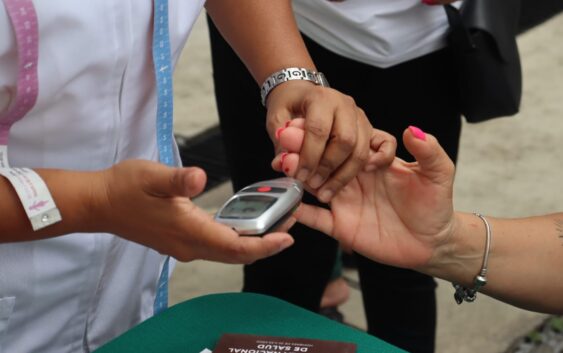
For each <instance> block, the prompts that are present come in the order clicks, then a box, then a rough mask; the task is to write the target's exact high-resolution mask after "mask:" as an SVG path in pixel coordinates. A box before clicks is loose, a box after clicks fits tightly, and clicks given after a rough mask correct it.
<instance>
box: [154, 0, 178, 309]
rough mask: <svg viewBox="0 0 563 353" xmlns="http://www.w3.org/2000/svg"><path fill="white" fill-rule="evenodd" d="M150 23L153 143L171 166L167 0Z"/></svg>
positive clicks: (163, 283)
mask: <svg viewBox="0 0 563 353" xmlns="http://www.w3.org/2000/svg"><path fill="white" fill-rule="evenodd" d="M153 21H154V26H153V42H152V57H153V63H154V72H155V78H156V90H157V95H158V96H157V110H156V139H157V140H156V142H157V145H158V158H159V160H160V162H161V163H164V164H166V165H168V166H175V165H176V164H175V161H174V142H173V141H174V135H173V132H172V129H173V126H172V125H173V122H172V118H173V112H174V107H173V104H174V96H173V92H172V60H171V52H170V33H169V28H168V26H169V24H168V0H154V18H153ZM169 262H170V257H167V258H166V260H165V261H164V264H163V266H162V271H161V272H160V277H159V279H158V287H157V292H156V298H155V302H154V314H155V315H156V314H158V313H160V312H162V311H164V310H165V309H166V308H167V307H168V267H169Z"/></svg>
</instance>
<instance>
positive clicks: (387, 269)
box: [209, 0, 461, 352]
mask: <svg viewBox="0 0 563 353" xmlns="http://www.w3.org/2000/svg"><path fill="white" fill-rule="evenodd" d="M453 2H454V1H452V0H442V1H431V0H424V1H423V2H421V1H420V0H353V1H352V0H342V1H328V0H293V10H294V13H295V15H296V19H297V22H298V25H299V29H300V30H301V33H302V35H303V37H304V40H305V43H306V45H307V48H308V50H309V52H310V53H311V56H312V57H313V59H314V60H315V63H316V65H317V68H318V69H319V71H321V72H323V73H324V74H325V76H326V78H327V80H328V82H329V84H330V85H331V87H334V88H336V89H338V90H340V91H342V92H343V93H345V94H347V95H349V96H351V97H352V98H353V99H354V100H355V101H356V103H357V105H358V106H359V107H361V108H362V109H363V110H364V111H365V113H366V115H367V116H368V118H369V119H370V121H371V123H372V125H373V126H374V127H376V128H378V129H381V130H384V131H387V132H389V133H391V134H392V135H394V136H395V138H397V137H399V136H401V134H402V132H403V129H404V127H405V126H407V125H411V124H413V125H416V126H419V127H420V128H422V129H423V130H425V131H427V132H429V133H431V134H433V135H434V136H436V138H437V139H438V140H439V141H440V143H441V144H442V146H444V149H445V150H446V152H447V153H448V155H449V157H450V158H451V159H452V160H454V161H455V160H456V158H457V153H458V145H459V137H460V133H461V114H460V109H459V107H458V102H457V86H456V85H457V83H456V81H455V75H454V70H455V67H453V65H452V60H451V54H450V52H449V50H448V48H447V47H446V38H445V37H446V33H447V30H448V22H447V18H446V15H445V12H444V9H443V8H442V7H441V6H435V5H442V4H446V3H453ZM209 28H210V38H211V50H212V59H213V76H214V83H215V93H216V99H217V106H218V111H219V118H220V123H221V129H222V133H223V138H224V143H225V147H226V148H225V149H226V154H227V160H228V162H229V166H230V171H231V177H232V181H233V186H234V189H235V190H238V189H240V188H242V187H244V186H246V185H247V184H250V183H252V182H255V181H257V180H261V179H267V178H272V177H275V176H277V175H278V174H276V173H274V172H273V171H272V170H271V167H270V160H271V159H272V157H273V155H274V148H273V147H271V141H270V140H269V139H268V136H266V135H265V134H263V132H264V131H265V128H266V123H265V114H266V113H265V111H264V108H263V107H262V106H261V105H260V103H259V102H260V98H259V92H258V90H256V87H255V84H254V81H253V80H252V77H251V76H250V75H249V74H248V72H247V71H246V69H245V67H244V65H243V64H242V63H241V62H240V61H239V60H238V59H237V58H236V56H235V54H234V53H233V52H232V51H231V49H230V48H229V47H228V45H227V44H226V43H225V42H224V41H223V40H222V38H221V36H220V33H219V32H218V31H217V30H216V29H215V28H214V25H213V23H212V22H210V23H209ZM293 117H299V114H298V113H295V114H294V115H293ZM278 135H279V132H278ZM270 139H272V140H274V141H275V136H273V134H272V133H270ZM397 155H398V156H399V157H400V158H404V159H405V160H409V159H410V156H409V155H408V153H407V152H406V150H405V149H404V147H402V146H399V147H398V150H397ZM296 176H297V177H298V178H300V179H302V180H305V181H306V182H307V183H308V185H309V186H310V187H311V188H312V189H316V188H318V187H319V185H322V179H319V178H315V176H311V175H308V176H306V177H304V176H303V175H300V174H299V173H297V175H296ZM305 202H307V203H313V204H317V205H318V204H319V202H318V201H317V200H316V198H314V197H312V196H311V195H306V196H305ZM292 235H293V236H294V238H295V240H296V243H295V245H294V246H293V247H292V248H291V249H289V250H288V251H285V252H283V253H281V254H279V255H276V256H274V257H271V258H268V259H264V260H261V261H257V262H256V263H253V264H251V265H247V266H245V268H244V286H243V290H244V291H248V292H258V293H264V294H268V295H273V296H276V297H279V298H281V299H284V300H287V301H290V302H292V303H294V304H297V305H299V306H302V307H304V308H307V309H309V310H312V311H315V312H318V311H319V306H320V302H321V297H322V295H323V292H324V290H325V287H326V285H327V283H328V281H329V278H330V275H331V272H332V269H333V267H334V264H335V256H336V254H337V247H338V244H337V243H336V242H335V241H334V240H333V239H330V238H327V237H325V236H323V235H322V234H321V233H320V232H317V231H314V230H311V229H309V228H306V227H304V226H302V225H296V226H294V228H292ZM356 263H357V267H358V271H359V275H360V281H361V289H362V296H363V300H364V307H365V313H366V318H367V323H368V332H369V333H371V334H373V335H375V336H377V337H379V338H381V339H383V340H385V341H387V342H390V343H392V344H394V345H396V346H398V347H401V348H404V349H406V350H408V351H410V352H433V351H434V342H435V327H436V299H435V286H436V284H435V282H434V280H433V278H432V277H429V276H427V275H424V274H420V273H417V272H414V271H411V270H406V269H399V268H395V267H392V266H386V265H383V264H379V263H376V262H373V261H371V260H370V259H367V258H365V257H362V256H359V255H358V256H357V259H356Z"/></svg>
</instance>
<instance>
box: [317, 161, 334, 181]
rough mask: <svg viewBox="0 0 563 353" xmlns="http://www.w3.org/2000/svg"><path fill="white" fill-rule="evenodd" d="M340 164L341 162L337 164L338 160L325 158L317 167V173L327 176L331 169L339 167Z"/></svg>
mask: <svg viewBox="0 0 563 353" xmlns="http://www.w3.org/2000/svg"><path fill="white" fill-rule="evenodd" d="M338 166H339V164H337V163H336V161H333V160H331V159H327V158H323V159H322V160H321V161H320V163H319V166H318V168H317V173H318V174H320V175H322V176H324V177H326V176H328V175H329V174H330V172H331V171H333V170H335V169H336V168H338Z"/></svg>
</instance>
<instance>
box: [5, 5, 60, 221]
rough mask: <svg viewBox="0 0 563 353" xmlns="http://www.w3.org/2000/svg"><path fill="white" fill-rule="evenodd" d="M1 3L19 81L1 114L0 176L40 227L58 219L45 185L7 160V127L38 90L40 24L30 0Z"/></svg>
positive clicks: (29, 105)
mask: <svg viewBox="0 0 563 353" xmlns="http://www.w3.org/2000/svg"><path fill="white" fill-rule="evenodd" d="M3 2H4V6H5V7H6V10H7V12H8V16H9V17H10V21H11V22H12V25H13V28H14V32H15V34H16V43H17V50H18V82H17V90H16V96H15V98H14V99H13V101H12V104H10V106H9V107H8V111H7V112H5V113H3V114H0V175H3V176H4V177H6V178H7V179H8V180H9V181H10V182H11V183H12V186H13V187H14V189H15V190H16V193H17V194H18V197H19V198H20V201H21V202H22V205H23V207H24V209H25V212H26V214H27V217H28V218H29V220H30V222H31V225H32V227H33V230H39V229H41V228H45V227H47V226H49V225H51V224H53V223H56V222H59V221H60V220H61V215H60V212H59V210H58V209H57V206H56V205H55V202H54V200H53V197H52V196H51V193H50V192H49V189H48V188H47V185H46V184H45V182H44V181H43V179H41V177H40V176H39V175H38V174H37V173H35V171H33V170H32V169H29V168H11V167H10V166H9V163H8V140H9V136H10V128H11V127H12V125H13V124H14V123H16V122H17V121H18V120H20V119H21V118H23V117H24V116H25V115H26V114H27V113H28V112H29V111H30V110H31V109H32V108H33V106H34V105H35V102H36V101H37V95H38V93H39V84H38V79H37V65H38V58H39V29H38V27H39V25H38V22H37V13H36V11H35V7H34V5H33V2H32V1H31V0H3Z"/></svg>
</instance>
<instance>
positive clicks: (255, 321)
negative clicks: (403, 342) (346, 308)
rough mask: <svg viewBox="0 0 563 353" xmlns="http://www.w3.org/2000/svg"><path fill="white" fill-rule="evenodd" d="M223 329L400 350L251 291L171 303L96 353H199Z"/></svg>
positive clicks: (370, 352) (366, 352)
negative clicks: (161, 311)
mask: <svg viewBox="0 0 563 353" xmlns="http://www.w3.org/2000/svg"><path fill="white" fill-rule="evenodd" d="M223 333H243V334H252V335H264V336H283V337H299V338H315V339H325V340H333V341H344V342H354V343H356V345H357V347H358V350H357V353H398V352H404V351H402V350H400V349H398V348H396V347H394V346H391V345H390V344H388V343H385V342H383V341H381V340H379V339H377V338H375V337H373V336H370V335H368V334H366V333H365V332H363V331H360V330H358V329H355V328H352V327H349V326H345V325H342V324H339V323H337V322H335V321H332V320H329V319H327V318H325V317H323V316H320V315H317V314H314V313H312V312H310V311H307V310H305V309H302V308H300V307H297V306H295V305H293V304H289V303H287V302H284V301H282V300H279V299H276V298H272V297H268V296H264V295H259V294H252V293H225V294H212V295H206V296H202V297H198V298H195V299H190V300H187V301H185V302H183V303H180V304H177V305H174V306H172V307H170V308H169V309H168V310H166V311H164V312H163V313H161V314H159V315H157V316H155V317H153V318H151V319H149V320H147V321H145V322H142V323H141V324H139V325H137V326H136V327H133V328H132V329H131V330H129V331H127V332H125V333H124V334H123V335H121V336H119V337H117V338H116V339H114V340H112V341H110V342H109V343H107V344H106V345H104V346H103V347H100V348H99V349H98V350H96V353H112V352H114V353H117V352H119V353H127V352H136V353H139V352H151V353H153V352H154V353H158V352H166V353H175V352H182V353H200V352H201V351H202V350H203V349H205V348H208V349H211V350H212V349H213V348H214V347H215V343H216V342H217V341H218V339H219V337H220V336H221V335H222V334H223Z"/></svg>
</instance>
